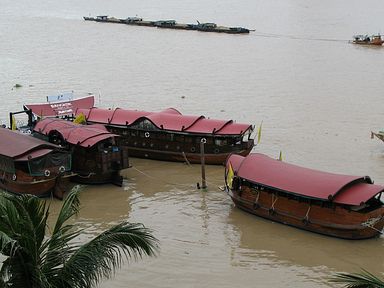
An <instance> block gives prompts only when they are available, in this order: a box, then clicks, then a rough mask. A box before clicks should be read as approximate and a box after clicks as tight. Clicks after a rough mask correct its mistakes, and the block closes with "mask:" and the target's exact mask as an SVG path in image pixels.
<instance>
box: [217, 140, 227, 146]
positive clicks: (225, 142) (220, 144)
mask: <svg viewBox="0 0 384 288" xmlns="http://www.w3.org/2000/svg"><path fill="white" fill-rule="evenodd" d="M215 145H216V146H225V145H227V140H226V139H215Z"/></svg>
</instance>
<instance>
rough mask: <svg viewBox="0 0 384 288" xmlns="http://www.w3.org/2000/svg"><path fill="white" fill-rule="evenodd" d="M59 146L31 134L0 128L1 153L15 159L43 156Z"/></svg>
mask: <svg viewBox="0 0 384 288" xmlns="http://www.w3.org/2000/svg"><path fill="white" fill-rule="evenodd" d="M57 148H58V147H57V146H56V145H54V144H51V143H47V142H45V141H42V140H39V139H36V138H34V137H32V136H31V135H24V134H21V133H18V132H14V131H11V130H9V129H6V128H0V155H3V156H6V157H10V158H13V159H16V160H17V159H18V158H20V159H28V156H31V157H30V158H32V159H33V158H36V157H41V156H43V155H45V154H48V153H50V152H52V150H54V149H57Z"/></svg>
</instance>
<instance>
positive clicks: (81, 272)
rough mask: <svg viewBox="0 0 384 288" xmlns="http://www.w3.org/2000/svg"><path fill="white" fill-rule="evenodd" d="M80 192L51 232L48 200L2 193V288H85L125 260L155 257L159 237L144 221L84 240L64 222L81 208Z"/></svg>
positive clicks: (65, 206) (74, 194)
mask: <svg viewBox="0 0 384 288" xmlns="http://www.w3.org/2000/svg"><path fill="white" fill-rule="evenodd" d="M79 206H80V203H79V199H78V196H77V192H76V191H72V192H71V193H69V195H68V197H67V198H66V199H65V201H64V202H63V205H62V208H61V210H60V212H59V215H58V218H57V221H56V223H55V225H54V228H53V231H52V233H51V235H49V236H48V235H47V229H48V226H47V219H48V215H49V205H47V204H46V202H45V201H42V200H40V199H38V198H36V197H34V196H31V195H22V196H15V195H8V194H0V253H1V254H2V255H4V256H5V257H6V260H5V261H4V262H3V265H2V267H1V270H0V287H23V288H29V287H30V288H37V287H38V288H47V287H50V288H59V287H60V288H61V287H68V288H69V287H71V288H86V287H94V286H95V285H97V284H98V283H99V282H100V280H101V279H102V278H107V279H108V278H110V277H111V276H113V274H114V272H115V270H116V269H117V268H119V267H120V266H121V264H122V261H123V260H124V259H131V258H133V259H134V260H137V259H139V258H142V256H144V255H149V256H154V255H155V254H156V252H157V250H158V240H157V239H156V238H155V237H154V236H153V235H152V232H151V231H150V230H149V229H147V228H145V227H144V226H143V225H142V224H132V223H128V222H123V223H120V224H118V225H116V226H114V227H111V228H110V229H108V230H106V231H104V232H102V233H101V234H100V235H98V236H96V237H95V238H94V239H92V240H91V241H89V242H88V243H85V244H79V243H76V241H74V240H75V239H78V237H79V235H80V234H81V232H82V231H83V230H81V229H75V228H76V224H67V223H66V222H67V221H68V220H69V219H70V218H72V217H73V216H74V215H76V214H77V213H78V211H79Z"/></svg>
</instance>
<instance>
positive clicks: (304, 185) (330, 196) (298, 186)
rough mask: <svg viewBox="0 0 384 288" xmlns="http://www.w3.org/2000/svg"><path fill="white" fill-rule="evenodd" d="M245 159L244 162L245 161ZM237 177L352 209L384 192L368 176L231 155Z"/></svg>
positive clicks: (381, 187)
mask: <svg viewBox="0 0 384 288" xmlns="http://www.w3.org/2000/svg"><path fill="white" fill-rule="evenodd" d="M241 158H242V160H241ZM229 163H231V165H232V167H233V169H234V171H235V173H236V174H237V175H238V176H239V177H241V178H243V179H246V180H248V181H250V182H253V183H257V184H261V185H264V186H267V187H273V188H276V189H279V190H282V191H285V192H288V193H292V194H296V195H300V196H304V197H309V198H315V199H321V200H332V201H333V202H336V203H340V204H348V205H360V204H361V203H363V202H366V201H368V200H369V199H371V198H372V197H374V196H375V195H377V194H378V193H380V192H382V191H383V190H384V186H380V185H374V184H371V179H370V178H369V177H368V176H365V177H364V176H351V175H341V174H334V173H328V172H322V171H318V170H313V169H308V168H303V167H300V166H296V165H293V164H289V163H286V162H282V161H279V160H276V159H272V158H270V157H268V156H266V155H263V154H258V153H255V154H250V155H248V156H247V157H242V156H239V155H231V156H230V157H229V158H228V159H227V167H228V165H229Z"/></svg>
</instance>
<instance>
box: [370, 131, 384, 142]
mask: <svg viewBox="0 0 384 288" xmlns="http://www.w3.org/2000/svg"><path fill="white" fill-rule="evenodd" d="M375 137H376V138H377V139H380V140H381V141H383V142H384V131H378V132H372V131H371V139H373V138H375Z"/></svg>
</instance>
